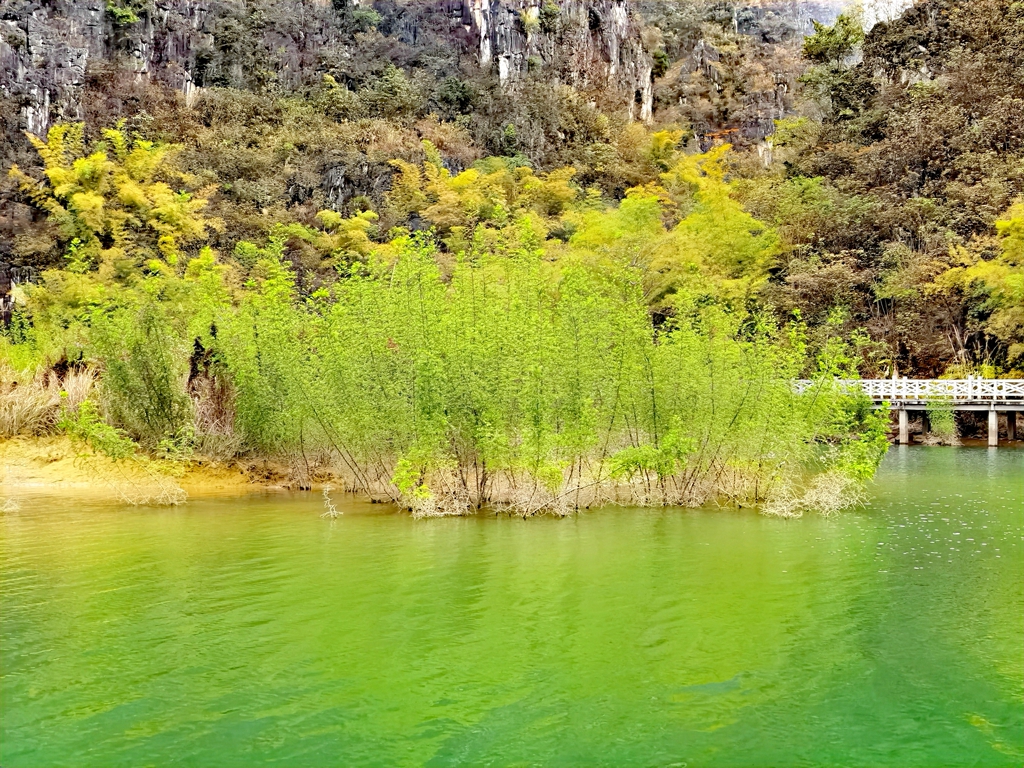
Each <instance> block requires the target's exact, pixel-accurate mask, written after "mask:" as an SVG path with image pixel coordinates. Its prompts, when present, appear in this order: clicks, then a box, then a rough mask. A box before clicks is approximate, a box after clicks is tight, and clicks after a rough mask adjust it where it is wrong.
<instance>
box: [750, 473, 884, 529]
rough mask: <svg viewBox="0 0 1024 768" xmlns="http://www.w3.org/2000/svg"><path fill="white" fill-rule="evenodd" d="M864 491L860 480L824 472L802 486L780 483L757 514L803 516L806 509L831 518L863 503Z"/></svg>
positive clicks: (789, 516)
mask: <svg viewBox="0 0 1024 768" xmlns="http://www.w3.org/2000/svg"><path fill="white" fill-rule="evenodd" d="M864 500H865V498H864V490H863V487H862V486H861V484H860V483H858V482H857V481H856V480H853V479H852V478H849V477H847V476H846V475H843V474H840V473H839V472H825V473H823V474H820V475H818V476H816V477H815V478H814V479H813V480H811V482H810V484H809V485H807V486H806V487H804V488H799V487H797V486H794V485H793V484H791V483H789V484H782V485H780V486H779V487H778V488H776V489H775V491H774V492H773V493H772V495H771V497H770V498H769V499H768V501H767V502H766V503H765V504H764V506H763V507H762V508H761V513H762V514H764V515H770V516H772V517H783V518H795V517H803V516H804V513H806V512H817V513H819V514H821V515H822V516H823V517H831V516H832V515H835V514H838V513H839V512H842V511H843V510H846V509H850V508H851V507H856V506H858V505H859V504H863V503H864Z"/></svg>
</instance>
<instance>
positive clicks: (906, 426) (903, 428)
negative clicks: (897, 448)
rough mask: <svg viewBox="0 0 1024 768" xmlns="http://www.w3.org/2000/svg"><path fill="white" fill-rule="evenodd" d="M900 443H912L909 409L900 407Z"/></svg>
mask: <svg viewBox="0 0 1024 768" xmlns="http://www.w3.org/2000/svg"><path fill="white" fill-rule="evenodd" d="M899 414H900V445H910V419H909V418H908V414H907V409H906V408H900V410H899Z"/></svg>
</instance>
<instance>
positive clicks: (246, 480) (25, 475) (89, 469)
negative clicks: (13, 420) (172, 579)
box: [0, 436, 287, 504]
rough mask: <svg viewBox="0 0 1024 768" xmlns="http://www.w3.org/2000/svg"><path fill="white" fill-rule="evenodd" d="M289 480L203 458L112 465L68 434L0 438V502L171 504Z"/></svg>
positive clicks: (275, 487) (276, 485)
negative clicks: (66, 499) (62, 499)
mask: <svg viewBox="0 0 1024 768" xmlns="http://www.w3.org/2000/svg"><path fill="white" fill-rule="evenodd" d="M285 479H286V478H285V475H284V474H283V473H281V472H278V471H270V472H266V471H261V472H259V473H255V472H252V471H250V468H247V467H245V466H243V465H241V464H239V463H231V464H226V463H223V462H215V461H209V460H205V459H202V458H195V459H190V460H187V461H170V460H166V459H150V458H144V457H143V458H140V459H137V460H128V461H121V462H114V461H112V460H111V459H109V458H107V457H105V456H101V455H98V454H95V453H92V452H90V451H89V450H88V449H87V448H84V447H82V446H79V445H74V444H72V442H71V441H70V440H69V439H68V438H67V437H64V436H52V437H16V438H9V439H5V440H0V500H3V499H5V498H17V497H18V496H24V495H34V494H54V495H63V494H73V495H75V496H83V495H85V496H88V497H89V498H91V499H98V500H102V499H109V500H111V501H120V502H123V503H140V504H145V503H167V502H169V501H174V500H177V501H183V500H184V499H185V498H196V497H200V496H241V495H245V494H251V493H260V492H266V491H278V490H286V489H287V486H286V484H285Z"/></svg>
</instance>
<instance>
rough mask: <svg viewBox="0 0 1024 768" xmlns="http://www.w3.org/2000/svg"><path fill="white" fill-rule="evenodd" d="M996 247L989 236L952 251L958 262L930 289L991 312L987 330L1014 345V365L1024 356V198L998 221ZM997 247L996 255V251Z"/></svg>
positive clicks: (1010, 348) (940, 276)
mask: <svg viewBox="0 0 1024 768" xmlns="http://www.w3.org/2000/svg"><path fill="white" fill-rule="evenodd" d="M996 232H997V235H998V240H997V243H996V244H995V247H989V245H990V244H989V242H987V241H986V239H984V238H980V239H978V240H976V241H975V242H974V243H973V244H972V245H973V246H975V247H970V246H965V247H957V248H954V249H953V261H954V266H952V267H950V268H949V269H946V270H945V271H943V272H942V273H941V274H939V275H938V276H937V277H936V278H935V280H934V282H933V283H932V284H931V285H929V286H928V288H929V292H931V293H940V292H949V291H960V292H962V293H964V294H966V295H968V296H973V297H975V298H976V299H977V300H978V301H979V303H980V305H981V308H982V309H983V311H985V312H986V313H987V314H988V318H987V321H986V322H985V325H984V327H985V330H987V331H988V332H990V333H992V334H993V335H994V336H996V337H997V338H1000V339H1003V340H1005V341H1006V342H1008V343H1009V354H1008V359H1009V361H1010V362H1011V363H1013V362H1015V361H1020V360H1024V201H1018V202H1016V203H1015V204H1014V205H1013V206H1011V207H1010V208H1009V210H1007V211H1006V213H1005V214H1004V215H1003V217H1002V218H1000V219H998V220H997V221H996ZM993 251H994V253H993Z"/></svg>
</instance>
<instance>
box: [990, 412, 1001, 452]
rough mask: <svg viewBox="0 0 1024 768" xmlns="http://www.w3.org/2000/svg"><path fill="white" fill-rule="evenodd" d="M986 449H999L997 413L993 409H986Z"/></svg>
mask: <svg viewBox="0 0 1024 768" xmlns="http://www.w3.org/2000/svg"><path fill="white" fill-rule="evenodd" d="M988 447H989V448H998V447H999V412H998V411H996V409H995V408H989V409H988Z"/></svg>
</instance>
